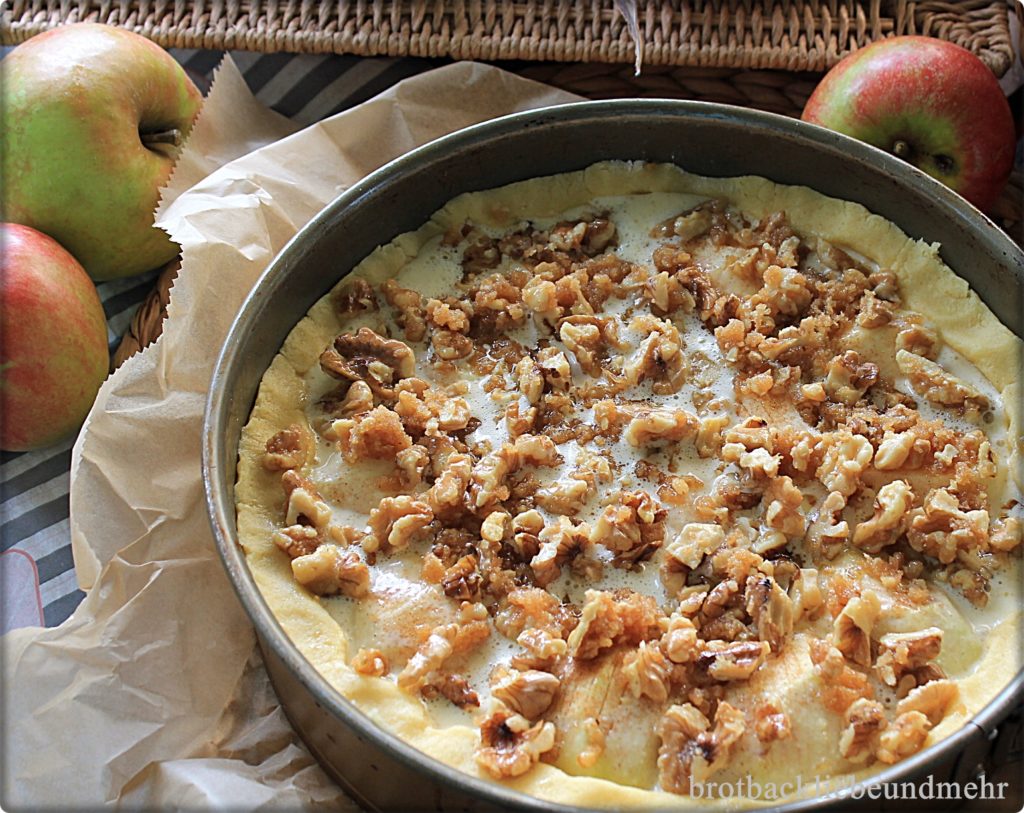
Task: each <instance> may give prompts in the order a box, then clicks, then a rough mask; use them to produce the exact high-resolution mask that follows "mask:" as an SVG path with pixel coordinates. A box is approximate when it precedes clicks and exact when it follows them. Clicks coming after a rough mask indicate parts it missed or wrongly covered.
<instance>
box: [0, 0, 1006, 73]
mask: <svg viewBox="0 0 1024 813" xmlns="http://www.w3.org/2000/svg"><path fill="white" fill-rule="evenodd" d="M619 2H620V3H624V4H630V5H631V4H632V0H619ZM636 5H637V10H638V14H637V23H638V30H639V38H640V40H641V41H642V42H641V45H642V54H643V61H644V64H645V65H683V66H690V67H695V66H700V67H716V68H774V69H781V70H788V71H823V70H825V69H827V68H828V67H830V66H831V65H833V64H835V63H836V62H837V61H838V60H839V59H840V58H841V57H842V56H843V55H844V54H846V53H848V52H849V51H853V50H856V49H857V48H861V47H863V46H864V45H866V44H868V43H869V42H871V41H873V40H875V39H878V38H880V37H890V36H896V35H900V34H926V35H930V36H936V37H941V38H943V39H948V40H952V41H953V42H956V43H959V44H960V45H963V46H964V47H966V48H968V49H970V50H972V51H974V53H976V54H977V55H978V56H979V57H981V59H982V60H984V62H985V63H986V64H987V65H988V66H989V67H990V68H991V69H992V71H993V72H994V73H995V74H997V75H1000V76H1001V75H1002V74H1003V73H1004V72H1005V71H1006V70H1007V69H1008V68H1009V67H1010V65H1011V63H1012V60H1013V48H1012V44H1011V38H1010V30H1009V23H1008V5H1007V2H1006V0H959V2H942V1H941V0H661V1H659V0H638V1H637V3H636ZM9 6H10V11H9V12H6V13H3V16H2V20H0V38H2V40H3V42H4V43H6V44H11V43H17V42H21V41H23V40H25V39H27V38H28V37H30V36H32V35H33V34H36V33H38V32H40V31H43V30H45V29H47V28H51V27H53V26H55V25H58V24H60V23H63V22H73V21H83V20H90V21H100V22H106V23H110V24H112V25H120V26H124V27H126V28H130V29H132V30H134V31H136V32H138V33H140V34H144V35H145V36H147V37H150V38H152V39H154V40H156V41H157V42H158V43H160V44H161V45H163V46H165V47H177V48H218V49H219V48H235V49H243V50H252V51H263V52H270V51H293V52H315V53H331V52H333V53H340V54H357V55H360V56H420V57H447V58H452V59H483V60H507V59H529V60H545V61H557V62H612V63H632V62H633V59H634V45H633V41H632V39H631V37H630V35H629V32H628V30H627V27H626V24H625V21H624V18H623V17H622V15H621V14H619V13H618V12H617V11H616V9H615V6H616V3H615V0H526V2H514V0H432V2H428V0H406V2H398V1H394V0H393V1H392V2H385V0H357V2H351V0H338V1H337V2H334V3H320V2H314V1H313V0H248V2H245V1H243V0H227V1H226V2H224V0H98V1H97V0H94V1H93V2H89V1H88V0H80V1H79V2H73V1H72V0H14V1H13V2H11V3H10V4H9Z"/></svg>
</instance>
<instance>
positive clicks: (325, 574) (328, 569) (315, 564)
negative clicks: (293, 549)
mask: <svg viewBox="0 0 1024 813" xmlns="http://www.w3.org/2000/svg"><path fill="white" fill-rule="evenodd" d="M292 574H293V575H294V576H295V581H297V582H298V583H299V584H301V585H302V586H303V587H305V588H306V589H307V590H309V592H311V593H314V594H316V595H318V596H336V595H338V594H339V593H341V594H343V595H346V596H349V597H350V598H362V597H363V596H365V595H366V594H367V593H368V592H369V591H370V571H369V569H368V568H367V567H366V563H365V562H363V560H362V559H360V558H359V554H357V553H356V552H355V551H353V550H345V549H344V548H340V547H338V546H337V545H321V546H320V547H318V548H317V549H316V550H314V551H313V552H312V553H308V554H306V555H305V556H297V557H295V558H294V559H292Z"/></svg>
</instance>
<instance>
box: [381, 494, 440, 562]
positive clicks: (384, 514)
mask: <svg viewBox="0 0 1024 813" xmlns="http://www.w3.org/2000/svg"><path fill="white" fill-rule="evenodd" d="M433 519H434V512H433V511H431V510H430V506H429V505H427V503H425V502H422V501H420V500H417V499H414V498H413V497H410V496H408V495H404V494H403V495H401V496H398V497H385V498H384V499H382V500H381V501H380V504H379V505H378V506H377V507H376V508H374V509H373V510H372V511H371V512H370V520H369V527H370V533H369V535H367V536H366V537H365V538H364V539H363V549H364V550H366V551H367V552H368V553H370V552H374V551H377V550H380V549H381V548H384V549H391V548H393V549H400V548H404V547H407V546H408V545H409V543H410V542H412V540H413V539H414V538H415V537H416V535H417V534H419V533H420V532H421V531H423V530H424V529H425V528H426V527H427V526H428V525H430V523H431V522H432V521H433Z"/></svg>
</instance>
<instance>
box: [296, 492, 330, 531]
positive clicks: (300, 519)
mask: <svg viewBox="0 0 1024 813" xmlns="http://www.w3.org/2000/svg"><path fill="white" fill-rule="evenodd" d="M330 521H331V507H330V506H329V505H328V504H327V503H325V502H324V501H323V500H321V499H320V495H319V494H318V493H317V491H316V488H314V487H313V486H312V485H311V484H309V483H303V485H301V486H297V487H296V488H293V489H292V490H291V492H290V493H289V494H288V504H287V508H286V511H285V523H286V524H288V525H312V526H313V527H314V528H321V529H322V528H325V527H326V526H327V523H328V522H330Z"/></svg>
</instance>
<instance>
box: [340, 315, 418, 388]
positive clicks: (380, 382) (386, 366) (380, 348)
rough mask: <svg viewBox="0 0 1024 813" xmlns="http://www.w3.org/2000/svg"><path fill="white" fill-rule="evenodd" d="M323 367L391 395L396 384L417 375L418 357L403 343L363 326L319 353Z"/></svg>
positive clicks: (343, 377) (342, 336) (344, 334)
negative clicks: (386, 337)
mask: <svg viewBox="0 0 1024 813" xmlns="http://www.w3.org/2000/svg"><path fill="white" fill-rule="evenodd" d="M320 366H321V368H322V369H323V371H324V372H325V373H327V374H328V375H330V376H333V377H334V378H340V379H344V380H348V381H353V382H354V381H363V382H365V383H366V384H367V386H369V388H370V389H371V390H372V391H373V393H374V394H375V395H377V396H379V397H382V398H392V397H394V389H393V386H394V385H395V384H397V383H398V382H399V381H400V380H402V379H403V378H409V377H410V376H412V375H414V374H415V372H416V356H415V354H414V353H413V351H412V348H410V347H409V345H407V344H405V343H404V342H400V341H398V340H397V339H385V338H384V337H383V336H380V335H378V334H377V333H375V332H374V331H372V330H371V329H370V328H368V327H361V328H359V330H357V331H356V333H355V335H353V334H351V333H342V334H341V335H340V336H337V337H336V338H335V339H334V342H333V344H332V345H331V346H330V347H328V348H327V349H326V350H324V352H323V353H322V354H321V355H320Z"/></svg>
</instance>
